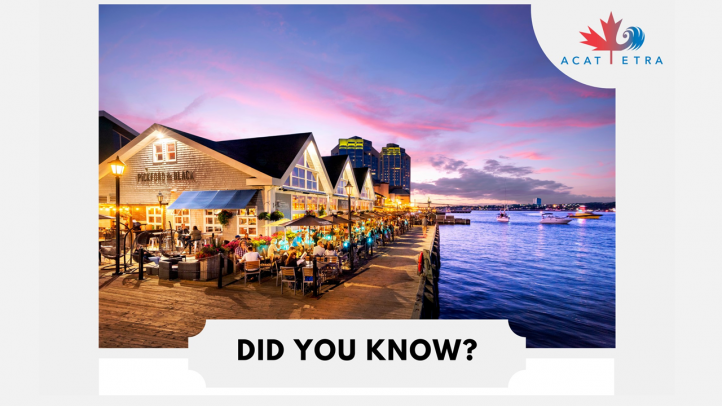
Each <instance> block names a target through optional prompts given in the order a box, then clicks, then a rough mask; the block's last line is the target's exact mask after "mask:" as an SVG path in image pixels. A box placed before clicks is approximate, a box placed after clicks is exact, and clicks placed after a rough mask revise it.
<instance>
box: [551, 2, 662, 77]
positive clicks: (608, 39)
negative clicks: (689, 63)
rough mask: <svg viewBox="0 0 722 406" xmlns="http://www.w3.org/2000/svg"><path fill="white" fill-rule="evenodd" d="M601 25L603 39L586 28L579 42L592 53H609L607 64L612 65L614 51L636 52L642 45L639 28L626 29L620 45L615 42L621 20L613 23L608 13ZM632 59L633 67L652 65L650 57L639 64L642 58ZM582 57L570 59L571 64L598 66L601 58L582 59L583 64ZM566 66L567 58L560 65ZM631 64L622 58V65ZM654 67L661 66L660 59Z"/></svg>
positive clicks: (642, 35)
mask: <svg viewBox="0 0 722 406" xmlns="http://www.w3.org/2000/svg"><path fill="white" fill-rule="evenodd" d="M599 21H600V22H601V23H602V34H604V37H602V36H601V35H599V34H597V32H596V31H594V30H593V29H592V27H587V29H588V30H589V32H583V31H580V32H579V33H580V34H582V36H583V37H584V41H580V42H581V43H582V44H585V45H589V46H591V47H594V49H593V50H592V51H609V64H610V65H612V64H613V63H614V57H613V56H614V51H625V50H630V51H636V50H638V49H639V48H641V47H642V45H643V44H644V39H645V35H644V31H642V29H641V28H639V27H628V28H627V29H626V30H624V33H622V38H624V39H625V41H624V43H622V44H620V43H618V42H617V35H618V34H619V28H620V27H621V25H622V20H619V21H616V22H615V21H614V16H613V15H612V13H611V12H610V13H609V19H608V20H607V21H606V22H605V21H604V20H599ZM632 58H634V63H633V64H634V65H642V64H644V65H651V64H652V57H651V56H644V57H643V58H644V59H643V62H642V63H640V58H642V56H632ZM581 59H582V57H580V56H574V57H572V58H571V61H572V64H574V65H599V60H600V59H601V57H599V56H592V57H591V58H590V57H588V56H587V57H584V62H580V60H581ZM592 59H594V60H595V62H596V63H592ZM565 64H566V65H568V64H569V61H568V60H567V57H566V56H565V57H563V58H562V62H561V65H565ZM630 64H632V61H630V60H629V57H628V56H626V55H625V56H623V57H622V65H630ZM654 64H655V65H658V64H660V65H661V64H662V58H661V57H659V56H658V57H657V58H656V60H655V62H654Z"/></svg>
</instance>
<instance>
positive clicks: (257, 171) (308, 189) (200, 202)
mask: <svg viewBox="0 0 722 406" xmlns="http://www.w3.org/2000/svg"><path fill="white" fill-rule="evenodd" d="M116 156H119V157H120V159H122V160H123V161H124V162H125V163H126V165H127V168H126V171H125V173H124V175H123V176H122V177H121V180H120V182H121V187H120V196H121V197H120V203H121V205H122V213H123V214H126V215H129V216H130V217H132V218H133V219H134V220H137V221H140V222H141V223H143V224H146V227H147V228H168V227H169V221H170V224H171V225H172V227H174V228H178V227H180V225H181V224H186V226H189V227H190V228H192V227H193V226H197V227H198V229H199V230H201V231H202V232H204V233H209V234H210V233H215V234H216V235H219V234H220V235H222V236H223V238H225V239H232V238H233V236H234V235H236V234H245V233H248V235H249V236H251V237H253V236H258V235H269V234H270V233H272V232H274V231H277V230H278V229H273V230H271V229H270V228H269V227H267V224H269V223H270V222H267V221H261V220H258V218H257V215H258V214H259V213H261V212H268V213H271V212H273V211H274V210H279V211H281V212H282V213H283V214H284V216H285V217H286V218H289V219H294V218H298V217H301V216H303V215H304V214H305V213H306V211H308V210H313V211H316V212H318V211H319V210H321V209H324V210H325V211H326V212H327V213H328V212H333V211H336V210H337V209H336V208H337V207H338V200H339V196H342V197H344V198H345V197H346V192H345V191H343V190H339V189H338V186H339V181H340V180H350V181H351V183H352V184H353V185H354V192H353V193H352V196H353V197H354V198H356V199H357V198H358V197H359V187H358V186H357V185H356V179H355V176H354V173H353V170H352V168H351V165H350V163H349V164H348V165H343V170H342V171H341V173H336V172H334V177H333V178H330V177H329V174H328V172H327V170H326V167H325V165H324V159H323V158H322V157H321V154H320V153H319V150H318V147H317V145H316V141H315V140H314V137H313V134H312V133H310V132H309V133H299V134H288V135H277V136H270V137H257V138H244V139H236V140H227V141H213V140H209V139H207V138H203V137H199V136H196V135H193V134H188V133H186V132H183V131H179V130H176V129H173V128H170V127H166V126H163V125H160V124H153V125H152V126H150V127H149V128H148V129H147V130H145V131H143V133H141V134H140V135H138V136H137V137H136V138H134V139H133V140H132V141H131V142H129V143H128V144H127V145H125V146H124V147H123V148H121V149H120V150H118V151H117V153H115V154H113V155H112V156H110V157H109V158H108V159H106V160H105V161H103V162H101V163H100V165H99V167H98V170H99V174H98V178H99V186H98V189H99V205H100V212H101V214H107V215H114V214H115V211H114V207H115V179H114V176H113V175H112V174H111V173H110V168H109V162H110V161H112V160H114V159H115V158H116ZM343 158H344V159H345V160H346V161H347V162H348V158H347V157H343ZM344 185H345V183H344ZM159 193H162V195H163V196H164V197H165V200H164V203H170V205H169V206H165V207H167V208H168V212H167V213H165V217H166V221H165V224H162V218H163V216H164V213H163V206H161V205H159V204H158V194H159ZM362 200H363V199H362ZM344 205H345V204H344ZM219 209H228V210H234V211H235V213H236V215H235V216H234V217H233V218H232V219H231V223H230V224H229V226H228V227H226V229H223V228H222V227H221V225H220V224H218V222H217V219H216V212H217V210H219ZM339 210H343V209H339Z"/></svg>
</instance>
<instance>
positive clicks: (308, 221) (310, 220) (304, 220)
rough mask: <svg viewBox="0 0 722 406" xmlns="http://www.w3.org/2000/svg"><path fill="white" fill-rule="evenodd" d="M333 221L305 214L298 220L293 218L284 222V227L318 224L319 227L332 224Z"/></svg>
mask: <svg viewBox="0 0 722 406" xmlns="http://www.w3.org/2000/svg"><path fill="white" fill-rule="evenodd" d="M332 224H333V223H331V222H330V221H328V220H324V219H320V218H318V217H315V216H303V217H301V218H298V219H296V220H291V221H289V222H288V223H286V224H284V225H283V226H284V227H310V226H318V227H326V226H330V225H332Z"/></svg>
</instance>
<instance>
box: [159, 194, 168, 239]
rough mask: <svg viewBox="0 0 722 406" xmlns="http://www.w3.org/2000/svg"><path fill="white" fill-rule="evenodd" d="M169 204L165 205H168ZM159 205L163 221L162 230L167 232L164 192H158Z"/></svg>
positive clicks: (161, 222)
mask: <svg viewBox="0 0 722 406" xmlns="http://www.w3.org/2000/svg"><path fill="white" fill-rule="evenodd" d="M167 204H168V203H165V205H167ZM158 205H159V206H160V212H161V216H162V217H161V220H160V224H161V226H162V227H163V228H162V230H165V210H164V209H163V205H164V203H163V192H158Z"/></svg>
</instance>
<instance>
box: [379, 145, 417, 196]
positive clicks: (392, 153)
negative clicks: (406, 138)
mask: <svg viewBox="0 0 722 406" xmlns="http://www.w3.org/2000/svg"><path fill="white" fill-rule="evenodd" d="M379 161H380V167H381V175H380V176H379V179H380V180H381V181H382V182H388V184H389V188H391V189H392V188H393V187H394V186H399V187H402V188H404V189H406V190H409V191H410V190H411V157H410V156H409V155H408V154H407V153H406V150H405V149H404V148H401V147H399V146H398V145H397V144H386V146H385V147H383V148H381V157H380V160H379Z"/></svg>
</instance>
